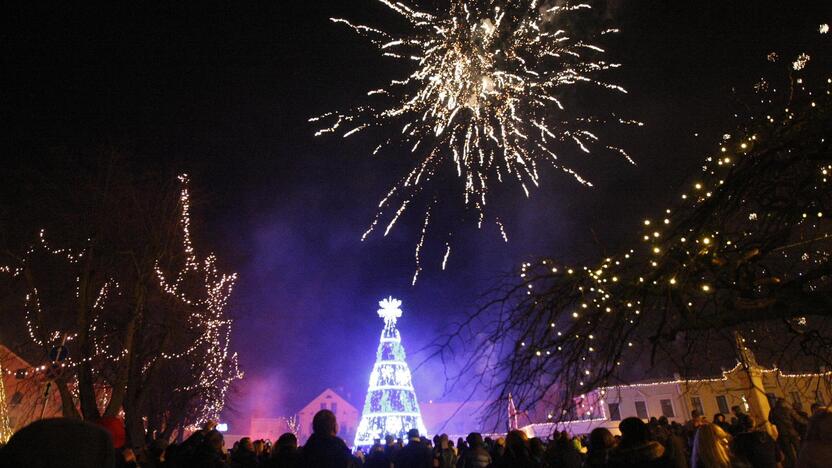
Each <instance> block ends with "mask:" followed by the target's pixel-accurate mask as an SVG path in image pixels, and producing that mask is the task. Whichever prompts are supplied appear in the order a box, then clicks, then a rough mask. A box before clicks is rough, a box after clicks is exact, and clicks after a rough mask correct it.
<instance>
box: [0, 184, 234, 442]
mask: <svg viewBox="0 0 832 468" xmlns="http://www.w3.org/2000/svg"><path fill="white" fill-rule="evenodd" d="M179 181H180V183H181V190H180V195H179V200H178V201H179V209H180V217H179V220H178V224H179V228H180V231H181V232H180V235H181V245H182V253H183V254H184V255H183V257H184V261H183V262H182V263H183V264H182V266H181V268H179V269H176V271H175V273H174V274H173V275H168V274H167V273H166V271H165V268H163V267H162V266H161V265H160V261H159V260H158V259H157V261H156V264H155V273H156V276H157V279H158V286H159V291H161V293H162V294H164V295H168V296H170V297H172V298H173V299H174V302H175V305H174V306H172V309H173V310H176V311H177V312H176V313H179V312H178V311H180V310H181V311H183V312H182V313H183V314H184V316H183V317H182V320H181V321H178V322H177V323H176V325H175V326H176V327H181V328H182V329H181V330H179V332H180V333H181V335H182V336H185V337H192V339H191V338H186V339H185V340H182V341H181V342H179V344H180V345H182V344H184V346H181V349H179V350H170V349H159V350H158V354H156V355H153V353H150V354H149V356H147V357H144V359H146V360H145V361H143V362H142V363H141V366H142V367H141V368H142V373H143V374H144V373H146V372H148V370H149V369H150V368H151V367H152V366H153V365H154V363H155V362H156V361H159V360H163V361H175V363H176V365H177V366H180V367H181V368H184V369H187V370H188V371H189V372H191V373H192V374H193V378H192V379H191V380H192V383H189V384H186V385H183V386H181V387H179V388H176V389H175V390H174V391H175V392H179V393H181V394H183V395H196V396H197V398H198V399H199V402H198V404H199V405H200V408H199V409H198V410H197V411H196V414H192V415H191V418H192V420H191V421H190V423H191V427H192V428H195V427H199V426H201V425H202V423H203V422H205V421H206V420H208V419H214V420H217V419H219V414H220V412H221V411H222V409H223V408H224V406H225V399H226V396H227V393H228V390H229V388H230V386H231V384H232V383H233V382H234V381H235V380H238V379H240V378H242V376H243V373H242V372H241V371H240V370H239V367H238V362H237V355H236V353H231V352H230V333H231V326H232V321H231V320H230V319H229V318H228V317H227V313H226V312H227V305H228V299H229V297H230V295H231V293H232V290H233V287H234V284H235V282H236V280H237V274H236V273H233V274H225V273H221V272H220V271H219V269H218V268H217V265H216V263H217V258H216V256H215V255H213V254H210V255H208V256H207V257H205V259H203V260H200V259H199V258H198V256H197V254H196V251H195V249H194V246H193V242H192V240H191V219H190V191H189V186H188V183H189V178H188V176H187V174H182V175H181V176H179ZM88 248H89V247H85V248H83V249H80V250H75V249H69V248H55V247H52V246H51V245H50V243H49V242H48V240H47V236H46V232H45V230H41V231H40V233H39V235H38V239H37V241H36V242H34V243H33V244H32V245H31V246H30V247H29V248H28V249H27V250H26V253H25V255H24V256H23V257H22V258H21V259H20V264H19V265H17V266H3V267H0V273H5V274H8V275H10V276H12V277H21V276H23V273H24V271H25V269H26V268H27V267H29V266H30V264H31V263H32V262H33V259H34V256H35V255H46V256H52V257H55V258H58V259H59V260H64V261H65V263H66V265H67V266H69V267H70V270H72V269H73V268H80V266H81V265H80V263H79V261H80V259H82V258H84V257H85V255H86V254H87V249H88ZM72 271H73V273H74V274H75V275H76V276H75V278H74V282H75V284H76V285H78V284H80V278H81V273H77V272H74V270H72ZM168 277H173V278H174V279H173V281H170V280H168ZM120 295H122V291H121V285H120V283H119V282H118V281H117V280H116V279H115V278H108V279H106V280H105V281H104V282H103V283H101V286H100V287H98V288H97V294H96V296H95V297H94V301H93V302H92V305H91V310H90V314H91V318H90V320H89V326H88V329H87V330H86V333H87V336H88V340H89V341H90V343H91V345H92V346H91V348H92V352H91V353H90V354H88V355H82V356H79V357H73V356H70V357H68V358H66V359H65V360H64V361H62V362H61V363H60V364H59V366H60V368H61V369H74V368H76V367H77V366H79V365H80V364H82V363H88V364H90V366H91V369H92V371H93V372H94V373H97V372H98V369H101V368H113V366H114V364H116V363H117V362H119V361H121V360H122V359H124V358H125V357H126V356H128V354H129V353H130V352H131V350H130V349H128V348H125V347H124V343H123V340H122V339H121V337H120V336H119V333H114V331H113V329H114V327H115V326H116V325H114V324H113V323H111V320H112V318H109V317H108V318H105V312H106V311H107V310H108V307H109V302H110V301H111V300H112V299H113V298H115V296H120ZM39 297H40V296H39V291H38V289H37V287H35V286H34V285H29V290H28V292H27V294H26V296H25V300H24V315H25V322H26V327H27V331H28V334H29V337H30V338H31V340H32V342H34V343H35V344H37V345H38V346H40V347H42V348H43V349H45V350H47V351H48V350H49V349H50V348H52V347H54V346H57V345H59V344H62V343H63V342H64V340H65V341H67V342H71V341H73V340H74V339H76V338H77V337H78V332H79V331H77V330H76V331H69V330H44V329H43V324H44V323H49V322H48V321H47V320H44V318H45V317H48V312H49V311H48V310H44V308H43V307H42V306H41V303H40V299H39ZM78 297H79V291H78V288H77V287H76V291H75V298H78ZM143 355H145V354H144V351H143ZM49 367H50V366H47V365H40V366H35V367H33V368H30V369H21V370H19V371H18V372H20V371H22V377H23V378H30V377H33V376H34V375H35V374H37V373H44V372H48V371H49ZM108 385H109V384H108ZM68 387H69V391H70V392H71V393H73V394H74V395H75V397H76V399H77V398H78V383H77V378H76V379H75V381H74V383H73V382H71V381H70V384H69V386H68ZM112 393H113V392H112V388H109V389H106V391H104V392H102V393H101V395H102V396H103V397H104V400H101V401H98V402H97V403H98V405H99V411H103V408H105V407H106V405H107V403H109V399H110V398H111V396H112Z"/></svg>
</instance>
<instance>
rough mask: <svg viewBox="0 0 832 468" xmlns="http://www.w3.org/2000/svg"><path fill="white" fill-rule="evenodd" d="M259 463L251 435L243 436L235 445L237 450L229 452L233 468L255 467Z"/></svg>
mask: <svg viewBox="0 0 832 468" xmlns="http://www.w3.org/2000/svg"><path fill="white" fill-rule="evenodd" d="M258 465H259V462H258V459H257V452H256V451H255V448H254V443H253V442H252V441H251V437H243V438H242V439H240V443H239V444H238V445H237V450H235V451H234V453H232V454H231V466H232V467H233V468H257V466H258Z"/></svg>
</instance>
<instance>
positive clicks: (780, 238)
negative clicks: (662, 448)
mask: <svg viewBox="0 0 832 468" xmlns="http://www.w3.org/2000/svg"><path fill="white" fill-rule="evenodd" d="M821 32H822V33H823V28H822V27H821ZM824 45H825V43H824ZM825 46H826V47H827V49H828V46H827V45H825ZM768 60H769V61H770V62H772V64H774V65H778V64H783V61H781V60H780V59H779V57H778V55H777V54H770V55H769V56H768ZM810 61H811V56H810V54H808V53H801V54H799V55H798V56H797V57H795V59H794V60H793V61H790V62H786V65H787V67H788V76H787V79H786V80H784V81H783V83H779V84H775V83H772V82H769V81H768V80H762V82H763V83H765V85H760V84H759V83H758V85H757V86H755V87H754V90H755V92H756V93H757V94H756V96H757V97H756V100H757V104H756V105H751V106H749V108H750V111H749V114H748V115H746V116H740V115H738V116H737V117H738V121H740V122H741V123H740V124H739V125H738V128H737V129H736V131H734V132H731V133H726V134H724V136H723V138H722V141H721V142H720V144H719V145H717V146H716V148H715V150H714V152H713V153H712V154H711V155H709V156H707V157H706V158H705V161H704V162H703V164H702V167H701V172H700V173H699V174H697V175H695V176H694V177H693V180H692V182H691V183H690V185H688V186H687V187H686V188H685V189H684V190H683V192H682V193H681V194H680V195H679V198H678V200H679V202H678V205H677V206H675V207H672V208H668V209H666V210H663V211H662V213H661V216H658V217H657V218H648V219H643V220H642V221H641V222H640V231H641V232H640V233H639V238H640V239H641V242H642V245H640V246H637V247H633V248H631V249H628V250H625V251H624V252H623V253H622V254H620V255H616V256H610V257H607V258H604V259H602V260H601V261H600V262H599V263H598V264H596V265H594V266H579V265H568V264H563V263H561V262H557V261H555V260H553V259H551V258H547V259H541V260H539V261H536V262H527V263H523V264H522V265H521V268H520V271H519V281H517V282H509V283H507V284H505V285H504V286H503V287H502V288H501V289H500V290H499V291H497V292H496V294H495V298H494V299H493V301H492V302H490V303H488V304H486V306H485V307H482V308H481V309H480V310H478V311H476V312H475V313H474V314H472V316H471V317H469V319H468V320H467V321H465V322H464V323H463V324H461V325H460V326H459V327H458V328H456V329H455V330H454V331H452V332H450V333H449V334H448V335H446V336H444V337H443V338H442V339H440V341H438V342H437V346H438V351H437V354H440V355H444V354H445V353H447V352H449V351H452V350H453V349H454V346H455V345H454V340H459V339H463V340H464V339H465V338H464V336H465V335H464V333H466V330H469V329H471V327H473V329H474V330H476V333H477V336H478V340H477V343H478V344H477V345H476V346H475V349H474V350H473V352H472V353H471V355H472V356H473V357H471V358H470V359H469V361H468V363H467V365H463V366H462V368H466V369H468V368H470V367H471V366H472V365H473V364H474V363H475V362H480V361H481V360H484V359H485V360H487V361H488V362H489V363H490V364H492V365H493V368H491V367H489V372H494V373H495V374H498V375H500V376H501V377H499V378H498V379H497V381H496V383H495V384H494V385H493V386H494V387H495V388H494V389H495V390H496V391H497V392H498V393H499V398H498V400H499V404H500V405H501V407H502V405H503V404H504V402H505V401H506V399H507V396H508V394H509V393H512V394H513V396H514V400H515V401H518V402H520V404H521V405H522V406H523V407H524V408H530V407H532V406H534V405H535V404H536V403H537V402H539V401H541V400H542V399H543V397H544V395H545V394H546V393H547V392H549V391H551V389H553V388H555V389H558V390H559V391H560V392H562V394H561V398H560V399H559V401H561V403H560V404H562V405H563V408H562V410H563V413H562V414H568V413H569V411H570V410H571V409H574V406H573V405H574V401H573V397H574V396H575V395H578V394H583V393H585V392H586V391H588V390H591V389H597V388H601V387H606V386H610V385H618V384H626V383H627V380H628V378H629V377H628V372H630V371H632V370H633V369H632V367H642V368H643V367H648V364H649V363H651V362H654V361H655V360H656V359H666V360H668V361H670V362H671V363H673V364H674V365H677V366H679V367H684V366H685V365H686V364H687V363H689V362H691V360H694V359H697V358H701V356H702V355H705V354H706V353H707V351H708V349H707V348H708V347H713V345H714V343H716V342H717V341H718V340H719V339H722V338H723V336H720V333H725V332H726V331H728V330H739V331H742V332H743V334H747V335H748V337H749V342H750V343H751V344H754V345H757V346H763V345H765V344H768V343H773V341H774V340H773V339H772V336H770V333H771V331H770V330H771V328H772V327H775V326H783V324H785V325H784V327H785V329H780V330H779V333H778V334H774V336H778V335H780V334H782V335H788V336H791V337H793V338H794V339H791V340H789V343H791V345H792V347H791V348H787V347H785V346H779V347H778V346H776V345H775V346H773V348H775V349H777V350H779V351H778V352H779V353H780V354H778V355H776V356H779V357H780V358H783V359H785V358H786V357H787V356H791V355H795V354H799V355H801V356H807V357H810V358H811V359H812V362H813V365H814V366H815V367H816V368H817V367H819V366H827V367H829V366H832V356H830V354H829V351H828V350H829V346H828V344H826V343H828V342H829V341H828V338H827V337H826V336H828V335H826V336H824V333H823V332H824V331H825V332H829V331H830V330H832V324H830V323H829V319H828V310H829V308H830V306H832V304H830V300H829V297H830V295H829V292H830V278H832V269H830V263H829V259H830V247H832V245H830V241H831V240H832V239H830V224H829V221H828V213H829V210H830V208H832V197H830V194H832V191H830V188H829V185H828V184H829V182H830V180H829V173H830V171H832V152H830V148H829V140H828V135H829V129H830V112H831V111H832V106H830V89H832V78H830V77H829V75H828V74H814V75H812V74H807V73H806V71H807V64H808V63H810ZM480 320H482V321H487V323H488V324H489V325H487V326H486V327H485V328H483V327H478V326H476V327H475V326H474V324H475V323H478V321H480ZM758 337H760V339H759V340H758ZM763 338H765V339H763ZM795 346H797V347H798V349H797V350H798V351H801V352H800V353H790V352H787V349H788V350H790V351H795V349H794V347H795ZM729 356H730V355H729ZM775 359H776V357H775ZM777 362H780V361H777ZM687 371H688V372H690V369H687ZM811 375H814V374H811ZM480 377H481V376H480ZM686 378H690V379H695V376H690V375H688V376H686ZM555 414H561V411H555Z"/></svg>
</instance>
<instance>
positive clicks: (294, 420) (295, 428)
mask: <svg viewBox="0 0 832 468" xmlns="http://www.w3.org/2000/svg"><path fill="white" fill-rule="evenodd" d="M286 427H288V428H289V432H291V433H292V434H294V435H295V437H298V435H299V434H300V420H299V419H298V416H297V415H293V416H291V417H288V418H286Z"/></svg>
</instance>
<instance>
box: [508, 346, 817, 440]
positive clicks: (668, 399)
mask: <svg viewBox="0 0 832 468" xmlns="http://www.w3.org/2000/svg"><path fill="white" fill-rule="evenodd" d="M752 382H753V383H754V385H752ZM755 387H759V388H762V389H763V392H760V391H758V390H756V388H755ZM776 397H781V398H784V399H786V400H787V401H788V402H789V403H791V404H792V405H793V406H795V407H796V408H798V409H800V408H803V409H804V410H806V411H808V410H809V407H810V406H811V404H813V403H820V404H822V405H826V404H829V403H830V402H832V372H820V373H800V374H789V373H785V372H783V371H781V370H780V369H777V368H773V369H765V368H762V367H760V366H757V365H756V362H755V361H754V360H753V356H752V359H751V365H750V366H748V367H746V366H744V365H743V364H741V363H737V365H736V366H735V367H734V368H733V369H730V370H728V371H724V372H722V375H721V376H719V377H712V378H704V379H696V380H684V379H680V378H674V379H667V380H661V381H658V380H657V381H644V382H638V383H634V384H631V385H621V386H615V387H603V388H599V389H596V390H593V391H591V392H589V393H587V394H585V395H582V398H579V399H577V400H576V403H577V411H576V413H577V415H576V417H575V419H574V420H570V421H566V422H559V423H540V424H530V425H528V426H526V427H524V428H523V430H524V431H525V432H526V433H527V434H529V436H538V437H544V438H545V437H548V435H549V434H551V432H552V430H553V429H557V430H566V431H568V432H570V433H572V434H585V433H588V432H590V431H592V429H594V428H596V427H605V428H607V429H609V430H610V431H612V432H613V433H615V434H617V433H619V431H618V423H619V422H620V421H621V420H622V419H624V418H627V417H631V416H635V417H638V418H641V419H643V420H645V421H646V420H648V419H650V418H651V417H656V418H660V417H662V416H665V417H667V419H668V420H669V421H671V422H673V421H676V422H678V423H684V422H686V421H687V420H689V419H690V416H691V412H692V411H693V410H697V411H699V413H700V414H702V415H704V416H705V417H707V418H708V420H711V419H712V418H713V416H714V415H715V414H716V413H722V414H725V415H726V416H727V417H728V418H729V419H730V411H731V407H732V406H735V405H738V406H740V407H742V408H743V409H744V411H749V412H750V413H751V414H754V415H755V416H756V417H757V418H759V419H761V420H763V421H767V420H768V411H769V409H770V404H771V403H770V402H771V401H772V400H773V399H774V398H776Z"/></svg>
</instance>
